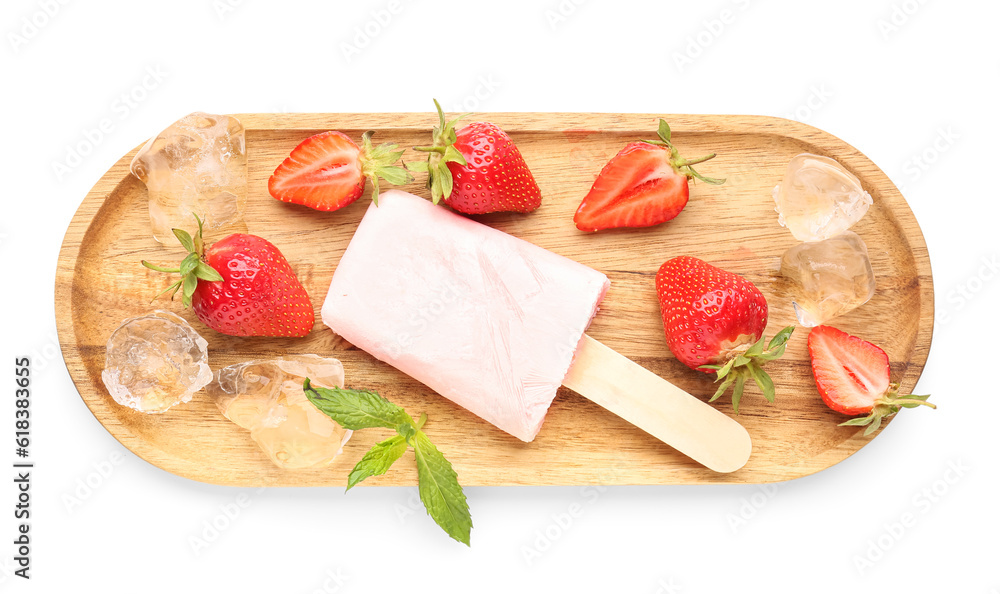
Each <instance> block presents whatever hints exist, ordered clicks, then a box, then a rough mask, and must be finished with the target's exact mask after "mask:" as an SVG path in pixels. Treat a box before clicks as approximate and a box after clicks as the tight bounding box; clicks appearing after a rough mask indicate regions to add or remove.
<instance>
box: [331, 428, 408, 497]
mask: <svg viewBox="0 0 1000 594" xmlns="http://www.w3.org/2000/svg"><path fill="white" fill-rule="evenodd" d="M407 447H408V446H407V445H406V440H405V439H404V438H403V436H402V435H395V436H393V437H390V438H389V439H387V440H385V441H380V442H379V443H377V444H375V445H374V446H372V449H370V450H368V453H367V454H365V455H364V457H363V458H361V460H359V461H358V463H357V464H356V465H355V466H354V470H352V471H351V474H349V475H347V489H346V490H348V491H350V490H351V487H353V486H355V485H357V484H358V483H360V482H361V481H363V480H365V479H366V478H368V477H370V476H378V475H380V474H385V473H386V471H387V470H389V467H390V466H392V463H393V462H395V461H396V460H399V457H400V456H402V455H403V454H404V453H406V449H407Z"/></svg>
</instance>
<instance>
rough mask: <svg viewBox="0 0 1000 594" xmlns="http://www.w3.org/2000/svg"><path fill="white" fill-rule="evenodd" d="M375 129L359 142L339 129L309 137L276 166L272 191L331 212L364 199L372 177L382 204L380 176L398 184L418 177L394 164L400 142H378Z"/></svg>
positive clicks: (399, 153)
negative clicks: (363, 194)
mask: <svg viewBox="0 0 1000 594" xmlns="http://www.w3.org/2000/svg"><path fill="white" fill-rule="evenodd" d="M372 134H373V132H370V131H369V132H365V133H364V134H363V135H362V136H361V146H360V147H358V145H356V144H354V141H352V140H351V139H350V138H349V137H348V136H347V135H346V134H344V133H342V132H337V131H335V130H333V131H329V132H322V133H320V134H315V135H313V136H310V137H309V138H306V139H305V140H303V141H302V142H301V143H299V145H298V146H296V147H295V148H294V149H292V152H291V154H290V155H289V156H288V157H287V158H286V159H285V160H284V161H283V162H282V163H281V164H280V165H278V167H277V168H276V169H275V170H274V173H273V174H272V175H271V177H270V178H269V179H268V180H267V190H268V192H270V193H271V196H273V197H274V198H276V199H278V200H281V201H282V202H291V203H294V204H301V205H303V206H308V207H309V208H313V209H316V210H324V211H330V210H337V209H339V208H343V207H344V206H347V205H348V204H351V203H353V202H354V201H355V200H357V199H358V198H360V197H361V194H362V193H364V189H365V180H366V179H368V180H371V182H372V199H373V200H374V201H375V204H378V194H379V179H380V178H381V179H384V180H385V181H387V182H389V183H391V184H393V185H397V186H398V185H402V184H406V183H409V182H411V181H413V176H411V175H410V174H409V173H408V172H407V171H406V170H405V169H404V168H402V167H400V166H398V165H393V164H394V163H396V162H397V161H398V160H399V159H400V157H402V155H403V152H404V151H403V150H396V149H397V147H398V145H395V144H388V143H386V144H381V145H379V146H377V147H376V146H373V145H372V142H371V136H372Z"/></svg>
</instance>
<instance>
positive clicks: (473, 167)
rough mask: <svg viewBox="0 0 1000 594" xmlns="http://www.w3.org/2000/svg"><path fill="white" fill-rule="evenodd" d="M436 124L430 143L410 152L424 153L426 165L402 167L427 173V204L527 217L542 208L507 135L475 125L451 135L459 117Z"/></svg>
mask: <svg viewBox="0 0 1000 594" xmlns="http://www.w3.org/2000/svg"><path fill="white" fill-rule="evenodd" d="M434 105H435V106H436V107H437V111H438V117H439V118H440V125H439V126H437V127H435V128H434V144H433V145H431V146H422V147H420V146H418V147H414V150H417V151H424V152H427V153H429V155H428V157H427V162H426V163H421V162H416V163H407V165H406V166H407V167H408V168H409V169H410V170H411V171H426V172H427V186H428V187H429V188H430V190H431V200H433V202H434V204H437V203H438V202H440V201H441V199H442V198H443V199H444V203H445V204H447V205H448V206H450V207H452V208H454V209H455V210H457V211H458V212H461V213H465V214H485V213H488V212H507V211H513V212H531V211H533V210H535V209H536V208H538V207H539V205H541V203H542V193H541V191H540V190H539V189H538V184H536V183H535V178H534V177H533V176H532V175H531V171H529V170H528V165H527V164H526V163H525V162H524V157H522V156H521V151H519V150H517V147H516V146H514V143H513V142H512V141H511V139H510V137H509V136H507V133H506V132H504V131H503V130H501V129H500V128H498V127H497V126H496V125H495V124H491V123H488V122H476V123H473V124H469V125H468V126H465V127H464V128H462V129H460V130H458V131H457V132H456V131H455V123H456V122H458V120H459V119H461V117H462V116H459V117H458V118H455V119H454V120H451V121H450V122H448V121H445V118H444V111H442V110H441V105H440V104H439V103H438V102H437V100H435V101H434Z"/></svg>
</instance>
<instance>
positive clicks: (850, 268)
mask: <svg viewBox="0 0 1000 594" xmlns="http://www.w3.org/2000/svg"><path fill="white" fill-rule="evenodd" d="M781 273H782V274H783V275H785V276H786V277H788V278H789V279H790V280H791V281H792V283H793V285H794V287H795V291H796V295H795V297H794V300H793V302H792V305H793V306H794V307H795V316H796V317H797V318H798V319H799V323H801V324H802V325H803V326H808V327H812V326H818V325H820V324H822V323H824V322H825V321H827V320H829V319H830V318H834V317H836V316H839V315H842V314H845V313H847V312H849V311H851V310H852V309H854V308H856V307H858V306H860V305H863V304H864V303H866V302H867V301H868V300H869V299H871V298H872V295H874V294H875V275H874V273H873V272H872V265H871V262H870V261H869V260H868V247H867V246H866V245H865V242H864V241H863V240H862V239H861V238H860V237H858V235H857V234H856V233H853V232H851V231H847V232H846V233H844V234H842V235H838V236H837V237H834V238H833V239H827V240H824V241H819V242H813V243H800V244H799V245H797V246H795V247H793V248H791V249H790V250H788V251H787V252H785V255H784V256H783V257H782V259H781Z"/></svg>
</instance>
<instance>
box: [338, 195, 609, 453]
mask: <svg viewBox="0 0 1000 594" xmlns="http://www.w3.org/2000/svg"><path fill="white" fill-rule="evenodd" d="M609 285H610V283H609V281H608V278H607V277H606V276H605V275H603V274H601V273H600V272H598V271H596V270H593V269H591V268H588V267H586V266H584V265H583V264H579V263H577V262H574V261H572V260H570V259H568V258H565V257H563V256H560V255H558V254H555V253H553V252H550V251H548V250H545V249H543V248H540V247H538V246H536V245H534V244H531V243H528V242H527V241H524V240H521V239H518V238H516V237H513V236H511V235H508V234H506V233H503V232H502V231H498V230H496V229H493V228H491V227H488V226H486V225H482V224H480V223H477V222H475V221H472V220H470V219H467V218H465V217H463V216H460V215H458V214H455V213H453V212H451V211H449V210H448V209H446V208H444V207H441V206H435V205H433V204H431V203H430V202H429V201H427V200H425V199H423V198H419V197H417V196H414V195H412V194H407V193H405V192H400V191H396V190H392V191H388V192H384V193H383V194H382V195H381V196H380V197H379V202H378V206H375V205H374V204H373V205H371V206H370V207H369V208H368V211H367V213H366V214H365V216H364V218H363V219H362V221H361V224H360V225H359V226H358V229H357V231H356V232H355V234H354V238H353V239H352V240H351V243H350V245H349V246H348V248H347V251H345V252H344V255H343V257H342V258H341V260H340V264H339V265H338V266H337V270H336V272H335V273H334V275H333V281H332V282H331V283H330V291H329V293H328V294H327V296H326V301H325V302H324V303H323V310H322V316H323V322H325V323H326V325H327V326H329V327H330V328H331V329H333V331H334V332H336V333H337V334H339V335H340V336H342V337H344V338H345V339H346V340H348V341H350V342H351V343H352V344H354V345H355V346H357V347H358V348H360V349H362V350H364V351H366V352H368V353H369V354H371V355H372V356H374V357H375V358H377V359H379V360H381V361H384V362H386V363H388V364H390V365H392V366H393V367H395V368H397V369H399V370H400V371H402V372H403V373H406V374H407V375H409V376H411V377H413V378H415V379H417V380H419V381H421V382H423V383H424V384H426V385H427V386H428V387H430V388H431V389H433V390H435V391H436V392H438V393H439V394H441V395H442V396H444V397H446V398H448V399H450V400H451V401H453V402H455V403H456V404H458V405H459V406H462V407H464V408H466V409H468V410H469V411H471V412H472V413H474V414H476V415H478V416H480V417H482V418H483V419H485V420H487V421H489V422H490V423H493V424H494V425H496V426H497V427H499V428H500V429H502V430H504V431H506V432H507V433H510V434H511V435H513V436H515V437H517V438H519V439H522V440H524V441H531V440H533V439H534V438H535V436H536V435H537V434H538V431H539V429H540V428H541V426H542V421H543V419H544V418H545V413H546V412H547V411H548V408H549V405H551V404H552V400H553V398H555V395H556V391H557V390H558V389H559V386H560V385H562V383H563V379H564V378H565V377H566V374H567V371H568V370H569V368H570V365H571V364H572V362H573V357H574V353H576V351H577V347H578V346H579V345H580V343H581V340H582V339H583V336H584V332H585V331H586V329H587V327H588V326H589V325H590V322H591V320H592V319H593V317H594V314H595V313H596V312H597V308H598V305H599V304H600V302H601V300H602V299H603V298H604V294H605V293H606V292H607V290H608V287H609Z"/></svg>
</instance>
